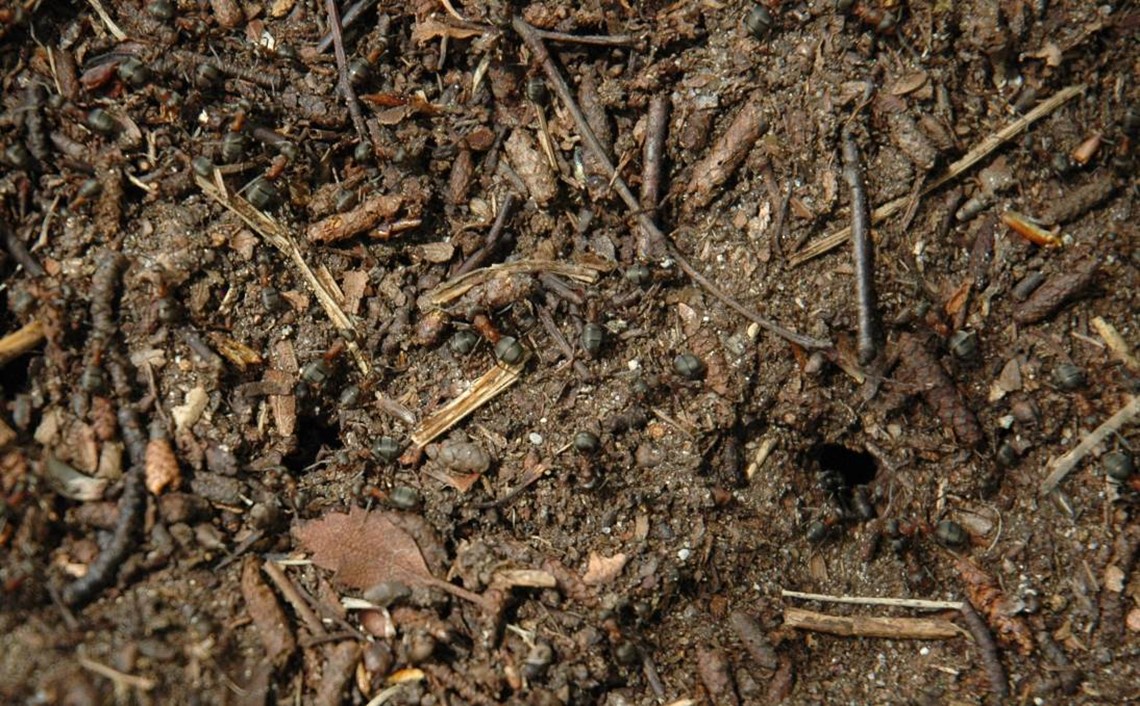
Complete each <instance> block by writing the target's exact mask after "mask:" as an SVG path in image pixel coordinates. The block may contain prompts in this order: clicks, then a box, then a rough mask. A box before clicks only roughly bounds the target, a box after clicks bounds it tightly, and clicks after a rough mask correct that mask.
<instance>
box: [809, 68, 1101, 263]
mask: <svg viewBox="0 0 1140 706" xmlns="http://www.w3.org/2000/svg"><path fill="white" fill-rule="evenodd" d="M1084 90H1085V86H1084V84H1080V85H1076V86H1068V87H1066V88H1062V89H1061V90H1059V91H1057V92H1056V93H1055V94H1053V96H1052V97H1050V98H1049V99H1048V100H1046V101H1043V102H1042V103H1041V104H1040V105H1038V106H1037V107H1036V108H1034V109H1033V110H1031V111H1029V112H1028V113H1026V114H1025V115H1023V116H1020V117H1018V118H1017V119H1016V120H1014V121H1013V122H1011V123H1010V124H1009V125H1006V126H1005V127H1003V128H1002V129H1000V130H998V131H997V132H995V133H992V134H991V135H989V136H987V137H986V138H985V139H984V140H982V141H981V142H979V143H978V144H977V145H975V146H974V148H973V149H972V150H970V151H969V152H968V153H966V155H965V156H963V157H962V158H961V159H959V160H958V161H956V162H954V163H953V164H951V165H950V166H949V168H948V169H947V170H946V173H945V174H943V175H942V176H940V177H938V178H937V179H935V180H934V181H932V182H930V183H929V184H927V185H926V186H925V187H924V188H923V189H922V195H923V196H925V195H927V194H929V193H931V192H932V191H934V190H936V189H938V188H939V187H941V186H943V185H945V184H947V183H949V182H951V181H953V180H954V179H957V178H958V176H959V175H961V174H962V173H963V172H965V171H966V170H967V169H969V168H970V167H973V166H974V165H975V164H977V163H978V162H980V161H982V160H983V159H985V158H986V157H987V156H988V155H989V154H990V153H992V152H993V151H994V150H996V149H997V148H998V147H1001V146H1002V145H1003V144H1005V143H1006V142H1008V141H1009V140H1011V139H1012V138H1014V137H1016V136H1017V135H1019V134H1021V132H1022V131H1023V130H1025V129H1026V128H1028V127H1029V126H1030V125H1032V124H1033V123H1035V122H1037V121H1038V120H1040V119H1041V118H1043V117H1045V116H1046V115H1048V114H1050V113H1052V112H1053V111H1055V110H1056V109H1057V108H1060V107H1061V106H1062V105H1064V104H1065V103H1067V102H1068V101H1070V100H1072V99H1073V98H1075V97H1076V96H1077V95H1079V94H1080V93H1082V92H1084ZM910 202H911V195H910V194H907V195H906V196H901V197H899V198H897V199H895V200H894V201H889V202H887V203H885V204H883V205H882V206H879V207H878V208H876V209H875V210H874V211H872V212H871V224H872V225H874V224H876V223H881V222H882V221H884V220H886V219H887V218H890V217H891V216H893V215H894V214H896V213H898V212H899V211H901V210H903V209H904V208H905V207H906V206H907V205H908V204H909V203H910ZM849 237H851V228H850V227H846V228H840V229H839V230H837V231H833V232H831V233H828V234H827V235H825V236H823V237H822V238H820V239H819V240H817V241H815V242H814V243H812V244H811V245H809V246H808V247H806V248H804V249H803V250H801V251H800V252H798V253H796V254H795V255H793V256H792V258H791V260H790V264H791V265H792V266H793V267H795V266H796V265H802V264H803V263H805V262H807V261H808V260H811V259H813V258H816V257H819V256H820V255H823V254H824V253H826V252H829V251H831V250H834V249H835V248H837V247H839V246H840V245H842V244H843V243H844V242H845V241H846V240H847V239H848V238H849Z"/></svg>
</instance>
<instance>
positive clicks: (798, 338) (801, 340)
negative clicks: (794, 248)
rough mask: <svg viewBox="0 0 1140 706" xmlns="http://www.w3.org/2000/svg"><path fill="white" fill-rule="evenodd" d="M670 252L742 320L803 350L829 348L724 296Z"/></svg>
mask: <svg viewBox="0 0 1140 706" xmlns="http://www.w3.org/2000/svg"><path fill="white" fill-rule="evenodd" d="M671 250H672V252H671V255H672V257H673V259H674V260H676V261H677V265H678V266H679V267H680V268H681V269H682V270H683V271H684V272H685V274H687V275H688V276H689V277H691V278H692V280H693V281H694V282H696V283H697V284H699V285H701V286H702V287H704V288H705V289H707V290H708V291H709V293H710V294H712V295H713V296H714V297H716V298H717V299H719V300H721V301H722V302H724V303H725V304H726V305H728V306H729V307H730V308H732V309H733V310H735V311H736V313H738V314H740V315H741V316H743V317H744V318H746V319H748V320H749V321H754V322H755V323H756V324H757V325H759V326H760V327H761V328H763V329H764V330H766V331H768V332H769V333H773V334H775V335H777V336H779V337H780V338H783V339H784V340H787V341H791V342H792V343H795V344H798V345H801V346H803V347H804V348H831V341H829V340H827V339H825V338H814V337H812V336H805V335H804V334H802V333H796V332H795V331H790V330H788V329H786V328H784V327H783V326H780V325H779V324H777V323H775V322H774V321H772V320H770V319H766V318H764V317H763V316H760V315H759V314H757V313H756V312H754V311H752V310H751V309H749V308H747V307H745V306H744V305H743V304H741V303H740V302H738V301H736V300H735V299H733V298H732V297H730V296H729V295H728V294H726V293H725V292H724V291H723V290H721V288H720V287H718V286H716V285H715V284H713V283H712V282H711V281H710V280H709V279H708V278H707V277H705V276H704V275H702V274H701V273H700V272H698V271H697V270H696V268H694V267H693V266H692V264H691V263H690V262H689V261H688V260H687V259H685V257H684V256H683V255H681V253H680V252H678V251H677V250H676V248H672V249H671Z"/></svg>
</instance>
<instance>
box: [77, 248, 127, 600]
mask: <svg viewBox="0 0 1140 706" xmlns="http://www.w3.org/2000/svg"><path fill="white" fill-rule="evenodd" d="M125 268H126V258H125V257H123V256H122V255H121V254H119V253H107V254H106V255H105V256H104V258H103V260H102V261H101V262H100V265H99V268H98V270H96V272H95V275H94V276H93V277H92V285H91V295H92V300H91V319H92V329H93V330H92V337H93V338H96V337H98V339H100V340H99V341H98V343H95V342H93V343H92V346H93V347H94V346H98V348H99V349H100V351H101V352H100V356H102V355H103V353H102V349H104V348H106V347H107V344H108V342H109V341H108V339H109V338H110V333H109V332H114V331H115V330H116V328H117V327H116V326H115V320H114V299H115V294H116V291H117V288H118V284H119V280H120V278H121V277H122V273H123V270H124V269H125ZM108 357H109V359H108V360H106V362H105V364H106V366H107V368H108V369H109V370H110V373H111V379H112V381H113V387H114V391H115V394H116V396H117V397H118V398H119V405H120V406H119V412H118V421H119V429H120V431H121V433H122V436H123V441H124V442H125V445H126V447H127V454H128V456H129V457H130V461H131V466H130V469H129V470H128V471H127V472H126V474H125V475H124V479H123V494H122V495H121V496H120V497H119V519H118V521H117V522H116V524H115V529H114V532H113V534H112V536H111V541H110V543H109V544H108V545H107V546H106V547H104V548H103V550H102V551H101V552H99V556H98V557H96V558H95V561H93V562H91V565H90V566H89V567H88V568H87V573H86V574H84V575H83V576H82V577H80V578H78V579H76V580H75V581H73V582H72V583H70V584H68V585H67V586H65V587H64V588H63V591H62V593H61V594H60V597H61V598H62V600H63V602H64V604H66V605H68V606H72V607H77V606H82V605H83V604H85V603H87V602H88V601H90V600H91V599H92V598H94V597H95V594H96V593H98V592H99V591H100V590H102V589H103V588H105V587H106V586H108V585H110V584H111V583H112V582H113V581H114V580H115V577H116V576H117V574H118V571H119V567H120V566H121V565H122V563H123V561H124V560H126V558H127V555H129V554H130V553H131V550H132V549H133V548H134V546H135V543H136V542H137V541H138V535H139V532H140V531H141V530H142V521H143V514H144V512H145V510H146V488H145V485H144V475H145V471H146V447H147V434H146V432H145V431H144V430H143V424H142V422H141V420H140V419H139V414H138V411H137V410H136V409H135V406H134V404H133V403H132V402H131V401H130V399H129V398H130V395H131V378H130V376H129V375H128V373H127V371H128V367H127V366H128V365H129V363H127V362H125V360H124V359H123V358H124V356H122V355H121V354H120V353H119V352H117V351H116V352H113V353H111V354H110V355H109V356H108Z"/></svg>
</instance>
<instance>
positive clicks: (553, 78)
mask: <svg viewBox="0 0 1140 706" xmlns="http://www.w3.org/2000/svg"><path fill="white" fill-rule="evenodd" d="M511 25H512V26H513V27H514V28H515V31H516V32H518V33H519V36H521V37H522V38H523V41H524V42H526V45H527V46H528V47H530V50H531V51H532V52H534V55H535V58H536V59H537V60H538V62H539V64H540V65H541V66H542V70H543V71H544V72H545V73H546V78H547V80H548V81H549V82H550V85H551V86H552V87H553V88H554V93H555V95H557V96H558V99H559V100H560V101H562V105H563V106H564V107H565V108H566V111H567V112H569V113H570V116H571V118H573V120H574V126H575V127H576V128H577V130H578V133H579V135H580V136H581V137H582V140H583V142H585V145H586V148H587V149H589V150H590V151H591V152H593V153H594V156H595V157H596V158H597V160H598V163H599V164H600V165H601V166H602V167H603V168H604V169H605V170H606V174H607V175H608V176H609V177H610V178H611V179H612V180H613V188H614V190H615V191H617V193H618V196H620V197H621V200H622V201H624V202H625V205H626V206H627V207H628V208H629V210H630V212H631V213H632V214H633V216H634V218H635V219H636V220H637V222H638V224H639V225H640V226H641V228H642V229H643V230H644V231H645V232H646V233H647V234H648V238H649V240H650V246H649V248H648V250H649V251H650V253H652V256H653V257H658V256H661V255H665V254H668V255H669V256H670V257H672V258H673V259H674V260H676V261H677V263H678V265H680V267H681V269H682V270H684V271H685V274H687V275H689V277H691V278H692V279H693V281H695V282H697V283H698V284H700V285H701V286H702V287H704V288H705V289H707V290H708V291H709V293H710V294H712V295H713V296H715V297H716V298H717V299H720V300H721V301H722V302H724V303H725V304H726V305H728V306H729V307H731V308H732V309H733V310H735V311H736V312H737V313H739V314H740V315H741V316H743V317H745V318H746V319H749V320H751V321H754V322H756V323H757V324H759V325H760V326H761V327H762V328H764V329H766V330H767V331H768V332H769V333H773V334H775V335H777V336H780V337H781V338H784V339H786V340H789V341H791V342H793V343H797V344H799V345H801V346H804V347H805V348H830V347H831V341H826V340H823V339H818V338H812V337H810V336H805V335H803V334H798V333H796V332H794V331H790V330H788V329H786V328H784V327H782V326H780V325H778V324H776V323H774V322H772V321H770V320H768V319H766V318H764V317H763V316H760V315H759V314H757V313H756V312H754V311H751V310H750V309H748V308H746V307H745V306H744V305H742V304H740V303H739V302H737V301H736V300H735V299H733V298H732V297H731V296H729V295H728V294H726V293H725V292H724V291H722V290H721V289H720V288H719V287H717V286H716V285H714V284H713V283H712V282H710V281H709V280H708V278H706V277H705V276H704V275H702V274H701V273H700V272H698V271H697V270H696V268H694V267H693V266H692V265H691V264H690V263H689V261H688V260H687V259H685V257H684V256H683V255H682V254H681V253H680V251H678V250H677V248H675V247H673V246H671V245H670V244H669V241H668V239H667V238H666V237H665V234H664V233H663V232H662V231H661V229H660V228H658V227H657V224H656V223H654V222H653V219H652V218H650V217H649V214H647V213H645V212H644V211H642V210H641V204H640V203H639V202H638V200H637V197H636V196H634V195H633V192H632V191H630V189H629V186H628V185H627V184H626V183H625V180H624V179H622V178H621V176H620V175H618V173H617V170H616V169H615V167H614V164H613V161H611V160H610V158H609V155H608V154H606V150H605V148H604V147H603V146H602V143H601V142H599V141H598V137H597V135H595V134H594V131H593V130H592V129H591V128H590V123H589V122H588V121H587V120H586V116H585V115H583V114H582V110H581V108H579V107H578V103H577V102H576V101H575V100H574V95H573V94H572V93H571V91H570V86H569V85H568V84H567V83H566V79H564V78H562V74H561V73H559V71H558V66H557V65H555V63H554V59H553V58H552V57H551V56H550V52H549V51H547V49H546V46H545V45H544V44H543V43H542V38H541V37H539V36H538V34H537V33H536V31H535V29H534V28H533V27H531V26H530V25H529V24H527V23H526V21H525V20H523V19H522V18H521V17H515V18H513V19H512V20H511Z"/></svg>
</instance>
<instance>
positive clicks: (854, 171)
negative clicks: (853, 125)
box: [842, 127, 879, 365]
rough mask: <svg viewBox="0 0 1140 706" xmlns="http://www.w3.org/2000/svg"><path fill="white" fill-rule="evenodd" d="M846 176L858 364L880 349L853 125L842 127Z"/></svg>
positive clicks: (865, 203) (863, 188)
mask: <svg viewBox="0 0 1140 706" xmlns="http://www.w3.org/2000/svg"><path fill="white" fill-rule="evenodd" d="M842 139H843V178H844V179H846V181H847V186H848V187H850V189H851V236H852V237H851V240H852V242H853V243H854V245H855V295H856V304H857V306H858V312H859V335H858V349H859V363H860V364H862V365H866V364H867V363H870V362H871V361H872V360H873V359H874V358H875V354H876V353H877V352H878V349H879V345H878V336H879V333H878V332H879V326H878V318H879V317H878V308H877V306H876V302H875V245H874V243H873V242H871V215H870V210H869V208H870V207H869V204H868V199H867V188H866V186H865V185H864V183H863V165H862V162H861V160H860V158H859V145H857V144H856V143H855V135H854V133H853V132H852V131H851V129H850V127H844V128H843V137H842Z"/></svg>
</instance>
